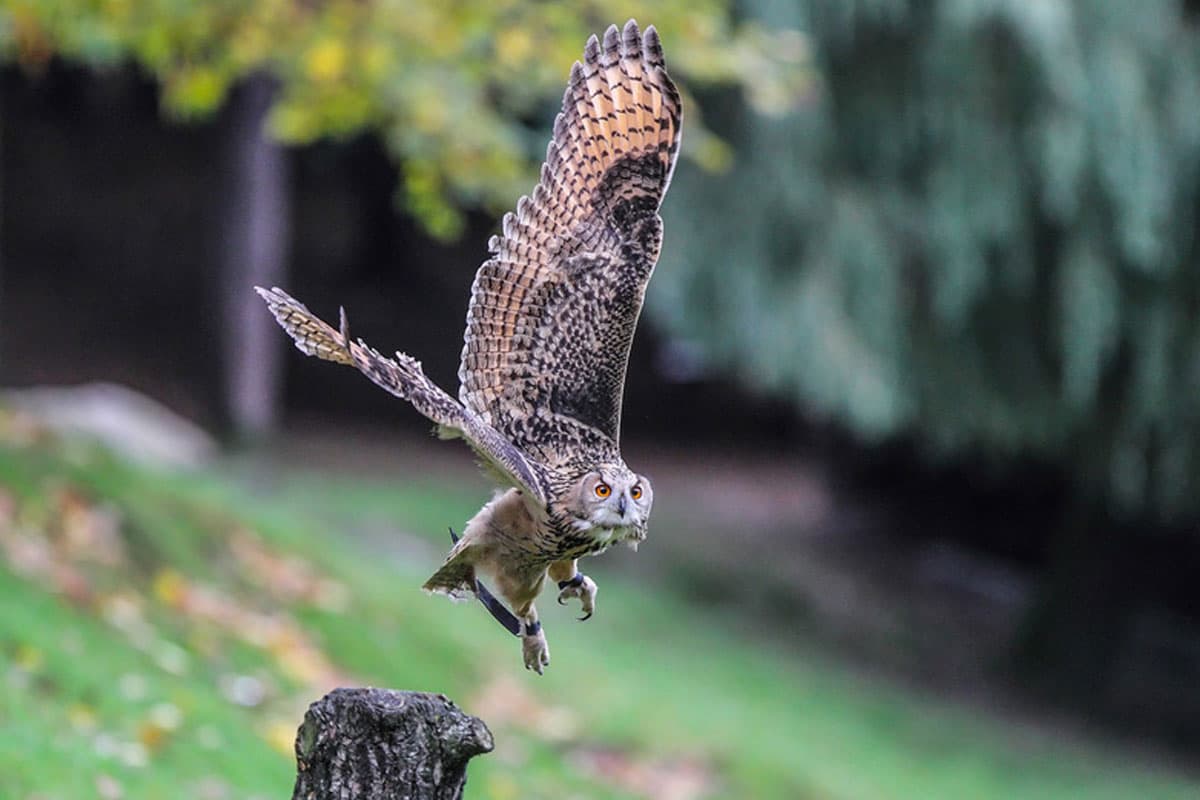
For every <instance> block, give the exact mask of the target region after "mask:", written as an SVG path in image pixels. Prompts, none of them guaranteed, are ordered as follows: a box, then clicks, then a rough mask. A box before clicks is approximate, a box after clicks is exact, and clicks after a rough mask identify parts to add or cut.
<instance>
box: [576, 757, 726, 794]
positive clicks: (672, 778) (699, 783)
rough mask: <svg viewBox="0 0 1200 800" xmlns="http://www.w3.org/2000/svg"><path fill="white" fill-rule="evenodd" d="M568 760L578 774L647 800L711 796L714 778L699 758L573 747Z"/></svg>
mask: <svg viewBox="0 0 1200 800" xmlns="http://www.w3.org/2000/svg"><path fill="white" fill-rule="evenodd" d="M570 760H571V761H572V762H573V763H574V764H575V765H576V766H577V767H578V768H579V769H580V771H582V772H585V773H587V774H590V775H591V776H593V777H594V778H596V779H598V780H602V781H604V782H605V783H608V784H610V785H612V786H616V787H618V788H619V789H622V790H623V791H626V792H631V793H633V794H638V795H641V796H643V797H646V798H651V800H699V798H702V797H708V796H711V795H712V793H713V791H714V789H715V784H716V775H715V773H714V770H713V769H712V767H711V766H709V765H708V764H707V763H706V762H705V761H703V760H702V759H699V758H688V757H675V758H670V757H667V758H655V757H644V756H639V755H638V754H636V753H633V752H632V751H629V750H622V749H618V748H614V747H602V746H595V745H593V746H586V747H578V748H575V749H574V750H573V751H572V752H571V754H570Z"/></svg>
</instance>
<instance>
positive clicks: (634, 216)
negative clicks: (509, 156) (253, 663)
mask: <svg viewBox="0 0 1200 800" xmlns="http://www.w3.org/2000/svg"><path fill="white" fill-rule="evenodd" d="M680 121H681V109H680V100H679V94H678V92H676V90H675V86H674V84H673V83H672V82H671V79H670V78H669V77H668V75H667V72H666V69H665V67H664V65H663V57H662V47H661V45H660V43H659V39H658V35H657V33H656V32H655V31H654V28H652V27H651V28H647V29H646V32H645V34H644V35H642V34H641V33H640V32H639V31H638V27H637V25H636V24H635V23H634V22H633V21H632V20H630V21H629V23H627V24H626V26H625V28H624V30H623V31H618V30H617V28H616V27H615V26H614V27H610V28H609V29H608V31H607V32H606V34H605V36H604V39H603V41H602V42H601V41H598V40H597V39H596V37H594V36H593V37H591V38H590V39H589V40H588V43H587V47H586V48H585V50H584V60H583V62H582V63H579V62H576V63H575V65H574V67H573V68H572V69H571V76H570V80H569V82H568V85H567V90H566V93H565V94H564V96H563V107H562V111H561V112H560V113H559V115H558V117H557V118H556V119H555V122H554V137H553V139H552V140H551V142H550V145H549V147H548V149H547V151H546V162H545V164H544V165H543V166H542V170H541V177H540V180H539V182H538V185H537V186H536V187H535V189H534V191H533V193H532V194H531V195H529V196H526V197H522V198H521V199H520V201H519V202H518V203H517V210H516V212H515V213H510V214H507V215H505V217H504V220H503V223H502V226H501V228H502V235H500V236H494V237H492V239H491V241H490V242H489V250H490V251H491V258H489V259H488V260H487V261H486V262H484V264H483V265H482V266H481V267H480V268H479V271H478V273H477V274H476V276H475V282H474V284H473V285H472V288H471V302H470V306H469V308H468V311H467V325H466V332H465V334H464V345H463V352H462V363H461V365H460V367H459V373H458V374H459V380H460V383H461V387H460V389H459V397H458V400H457V401H456V400H454V399H453V398H452V397H450V396H449V395H448V394H446V393H445V392H444V391H442V390H441V389H440V388H438V387H437V386H436V385H434V384H433V383H432V382H431V381H430V380H429V379H428V378H427V377H425V374H424V373H423V372H422V370H421V365H420V363H419V362H417V361H416V360H414V359H413V358H411V357H410V356H407V355H405V354H403V353H397V354H396V356H395V358H394V359H390V358H385V357H384V356H382V355H380V354H379V353H378V352H376V351H375V350H373V349H371V348H370V347H368V346H367V345H366V344H365V343H363V342H362V341H361V340H360V341H351V340H350V336H349V331H348V329H347V325H346V322H345V317H344V315H343V318H342V326H341V330H335V329H334V328H332V327H331V326H329V325H327V324H325V323H324V322H322V321H321V320H320V319H318V318H317V317H315V316H314V315H313V314H312V313H311V312H309V311H308V309H306V308H305V307H304V306H303V305H301V304H300V303H299V302H297V301H296V300H294V299H292V298H291V297H289V296H288V295H287V294H286V293H284V292H283V291H281V290H279V289H271V290H264V289H259V290H258V291H259V293H260V294H261V295H262V296H263V298H264V299H265V300H266V301H267V304H268V306H269V307H270V309H271V311H272V313H273V314H274V315H275V317H276V319H277V320H278V321H279V323H280V325H282V326H283V328H284V329H285V330H286V331H287V332H288V333H289V334H290V335H291V336H292V338H293V339H294V340H295V342H296V346H297V347H298V348H299V349H300V350H302V351H303V352H305V353H307V354H308V355H314V356H317V357H318V358H323V359H326V360H328V361H334V362H336V363H340V364H347V365H353V366H355V367H357V368H358V369H359V370H360V371H362V372H363V373H364V374H365V375H367V377H369V378H370V379H371V380H373V381H374V382H375V383H376V384H378V385H379V386H381V387H383V388H384V389H386V390H388V391H390V392H391V393H393V394H395V395H396V396H398V397H400V398H402V399H405V400H408V401H409V402H410V403H412V404H413V406H414V407H416V409H417V410H418V411H420V412H421V413H422V414H424V415H425V416H427V417H428V418H429V419H431V420H433V421H434V422H435V423H436V424H437V425H438V430H439V432H440V433H441V434H443V435H444V436H449V437H456V436H457V437H462V438H463V439H465V440H466V441H467V443H468V444H469V445H470V446H471V447H472V448H473V449H474V450H475V452H476V453H478V454H479V456H480V458H481V461H482V463H483V464H484V466H485V467H487V468H488V469H489V471H491V472H492V473H493V474H494V475H496V476H497V478H498V479H499V482H500V483H501V484H502V485H504V486H507V487H511V488H510V489H509V490H508V491H505V492H502V493H501V494H498V495H497V497H496V499H495V500H493V501H492V502H491V503H488V504H487V505H486V506H484V508H483V509H482V510H481V511H480V512H479V514H477V515H476V516H475V517H474V518H473V519H472V520H471V521H470V522H469V523H468V524H467V527H466V529H465V531H464V534H463V537H462V539H461V540H460V541H459V542H458V543H457V544H456V545H455V547H454V549H453V550H451V553H450V555H449V557H448V558H447V560H446V563H445V564H444V565H443V567H442V569H440V570H439V571H438V572H437V573H435V574H434V576H433V577H432V578H430V580H429V581H428V582H426V584H425V588H426V589H428V590H430V591H439V592H445V593H448V594H451V595H460V594H463V593H468V592H472V591H474V589H475V581H476V578H477V574H476V573H477V572H483V573H485V574H488V575H490V576H491V577H492V579H494V580H495V581H496V585H497V590H498V592H499V594H500V596H501V597H503V598H504V599H505V600H506V601H507V602H508V603H509V605H510V606H511V607H512V608H513V611H514V612H515V613H516V614H517V615H518V617H520V618H521V620H522V625H523V639H524V651H525V663H526V666H527V667H529V668H531V669H535V670H537V671H538V672H541V671H542V667H544V666H545V664H546V663H548V661H549V651H548V649H547V648H546V644H545V637H544V636H543V635H542V633H541V629H540V625H539V624H538V622H537V612H536V611H535V610H534V608H533V600H534V598H535V597H536V596H537V594H538V593H539V592H540V590H541V588H542V584H543V582H544V580H545V577H546V575H547V572H548V571H549V574H550V575H551V577H552V578H553V579H555V580H558V581H559V582H560V588H561V589H562V593H561V594H560V598H559V599H560V601H561V600H562V599H565V598H567V597H579V598H580V599H581V600H582V602H583V605H584V610H585V612H586V613H587V614H588V615H589V616H590V613H591V610H592V606H593V602H594V597H595V584H594V583H593V582H592V581H591V580H590V579H587V578H586V577H585V576H582V574H580V573H578V572H577V570H576V568H575V559H577V558H579V557H581V556H584V555H590V554H593V553H598V552H601V551H603V550H604V549H606V548H607V547H608V546H609V545H611V544H613V543H615V542H619V541H626V542H629V543H630V544H633V545H636V543H637V542H638V541H640V540H641V539H642V538H644V537H645V525H646V518H647V516H648V515H649V511H650V505H651V502H652V496H653V495H652V491H651V488H650V485H649V482H648V481H647V480H646V479H645V478H643V477H641V476H638V475H635V474H634V473H633V472H631V471H630V470H629V468H628V467H626V466H625V463H624V461H622V459H621V455H620V446H619V441H620V429H621V399H622V392H623V389H624V384H625V372H626V368H627V364H628V360H629V349H630V345H631V344H632V342H633V334H634V330H635V328H636V326H637V320H638V316H639V314H640V313H641V309H642V301H643V298H644V296H645V291H646V284H647V283H648V281H649V280H650V275H651V273H652V272H653V270H654V265H655V263H656V262H657V260H658V254H659V248H660V246H661V243H662V220H661V218H660V217H659V215H658V208H659V205H660V204H661V203H662V199H663V195H664V193H665V192H666V190H667V185H668V184H669V183H670V179H671V173H672V170H673V169H674V166H675V159H676V155H677V152H678V149H679V131H680Z"/></svg>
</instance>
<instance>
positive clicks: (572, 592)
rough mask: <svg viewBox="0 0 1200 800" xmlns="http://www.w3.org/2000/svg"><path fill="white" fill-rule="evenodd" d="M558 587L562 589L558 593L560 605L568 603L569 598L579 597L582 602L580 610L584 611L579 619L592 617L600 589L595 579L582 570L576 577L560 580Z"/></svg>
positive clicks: (581, 620)
mask: <svg viewBox="0 0 1200 800" xmlns="http://www.w3.org/2000/svg"><path fill="white" fill-rule="evenodd" d="M558 588H559V589H561V590H562V591H561V592H559V593H558V604H559V605H566V601H567V600H569V599H571V598H572V597H578V598H579V600H580V602H581V607H580V611H582V612H583V616H582V617H580V618H579V621H580V622H583V621H584V620H588V619H591V617H592V614H593V613H594V612H595V610H596V593H597V592H598V591H599V589H598V587H597V586H596V582H595V581H594V580H592V579H591V578H589V577H588V576H587V575H584V574H583V573H582V572H576V573H575V577H574V578H571V579H570V580H565V581H559V583H558Z"/></svg>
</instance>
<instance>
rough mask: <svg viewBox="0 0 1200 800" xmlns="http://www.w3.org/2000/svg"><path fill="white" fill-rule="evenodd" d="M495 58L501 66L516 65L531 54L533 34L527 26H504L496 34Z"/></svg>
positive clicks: (527, 58) (521, 63) (523, 61)
mask: <svg viewBox="0 0 1200 800" xmlns="http://www.w3.org/2000/svg"><path fill="white" fill-rule="evenodd" d="M495 43H496V60H497V61H499V62H500V64H501V65H502V66H506V67H516V66H521V65H523V64H525V63H526V62H528V61H529V58H530V56H531V55H532V54H533V34H532V33H530V31H529V29H528V28H523V27H521V28H505V29H504V30H502V31H500V32H499V33H497V34H496V38H495Z"/></svg>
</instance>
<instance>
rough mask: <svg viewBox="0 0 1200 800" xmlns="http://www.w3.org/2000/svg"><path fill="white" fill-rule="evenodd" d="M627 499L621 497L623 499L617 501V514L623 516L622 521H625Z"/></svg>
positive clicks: (623, 496)
mask: <svg viewBox="0 0 1200 800" xmlns="http://www.w3.org/2000/svg"><path fill="white" fill-rule="evenodd" d="M625 506H626V497H625V495H621V499H620V500H618V501H617V513H618V514H620V515H621V519H625Z"/></svg>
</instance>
